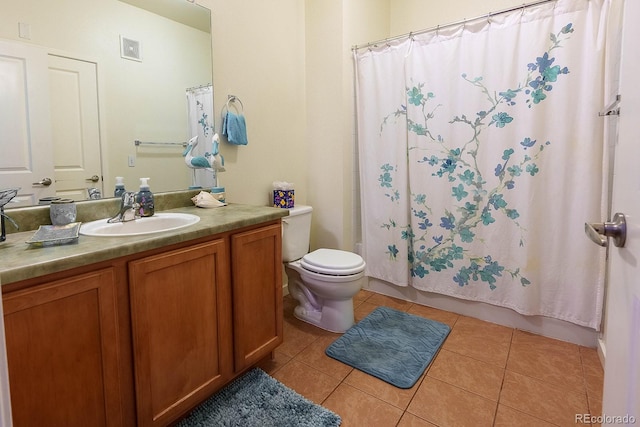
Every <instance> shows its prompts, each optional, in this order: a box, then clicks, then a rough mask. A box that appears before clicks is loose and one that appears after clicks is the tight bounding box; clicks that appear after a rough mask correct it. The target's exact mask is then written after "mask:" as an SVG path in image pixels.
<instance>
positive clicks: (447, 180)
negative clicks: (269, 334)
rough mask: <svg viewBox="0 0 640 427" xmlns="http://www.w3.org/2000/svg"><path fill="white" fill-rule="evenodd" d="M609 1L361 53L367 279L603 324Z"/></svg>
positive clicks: (511, 16) (515, 15) (563, 4)
mask: <svg viewBox="0 0 640 427" xmlns="http://www.w3.org/2000/svg"><path fill="white" fill-rule="evenodd" d="M608 6H609V2H608V1H607V0H559V1H558V2H551V3H547V4H543V5H540V6H535V7H533V6H532V7H527V8H525V9H522V10H518V11H515V12H511V13H507V14H502V15H497V16H492V17H491V18H490V19H484V20H476V21H474V22H469V23H466V24H464V25H460V26H456V27H448V28H447V29H446V31H445V30H440V31H432V32H428V33H424V34H421V35H414V36H413V37H411V38H407V39H406V40H401V41H394V42H390V43H389V44H386V45H384V46H381V47H372V48H368V49H359V50H356V52H355V53H354V60H355V65H356V104H357V105H356V109H357V120H358V123H357V127H358V144H359V153H360V158H359V167H360V173H361V176H360V180H361V187H362V224H363V243H364V256H365V260H366V262H367V271H366V273H367V275H369V276H371V277H375V278H378V279H381V280H385V281H387V282H390V283H393V284H396V285H398V286H413V287H415V288H417V289H420V290H425V291H430V292H436V293H441V294H445V295H450V296H454V297H458V298H463V299H469V300H474V301H482V302H486V303H490V304H495V305H499V306H503V307H508V308H511V309H513V310H515V311H517V312H519V313H521V314H525V315H543V316H549V317H553V318H557V319H562V320H566V321H569V322H572V323H575V324H578V325H582V326H587V327H591V328H594V329H599V326H600V318H601V310H602V299H603V288H604V272H605V249H603V248H599V247H598V246H596V245H594V244H593V243H591V242H590V241H589V240H588V239H587V238H586V237H585V235H584V231H583V229H584V222H585V221H590V220H591V219H593V218H605V217H606V212H607V210H606V194H604V193H603V192H602V189H603V188H606V181H607V176H606V171H605V170H604V168H603V165H605V164H606V159H605V157H606V153H605V150H604V144H603V133H604V126H603V119H602V118H600V117H598V112H599V111H600V110H601V109H602V108H603V106H604V105H605V103H606V101H605V93H604V91H605V84H604V81H605V77H606V76H605V69H606V66H605V57H606V52H605V46H606V43H605V42H606V40H605V39H606V37H605V34H606V30H607V22H608V21H607V19H608V16H607V12H608Z"/></svg>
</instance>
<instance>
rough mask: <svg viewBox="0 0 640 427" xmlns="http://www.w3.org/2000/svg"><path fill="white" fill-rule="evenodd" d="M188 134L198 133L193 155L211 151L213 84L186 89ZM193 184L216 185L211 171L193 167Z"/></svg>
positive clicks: (191, 136) (201, 185)
mask: <svg viewBox="0 0 640 427" xmlns="http://www.w3.org/2000/svg"><path fill="white" fill-rule="evenodd" d="M186 94H187V109H188V116H187V117H188V121H189V123H188V126H189V128H188V131H189V133H188V135H189V139H190V138H193V137H194V136H196V135H198V145H197V146H196V148H195V149H194V150H193V155H194V156H203V155H204V153H205V152H212V151H213V149H212V138H213V134H214V132H215V128H214V121H213V120H214V119H213V118H214V111H213V86H211V85H209V86H202V87H198V88H192V89H187V91H186ZM194 173H195V175H194V179H193V181H194V182H193V183H192V184H193V185H194V186H200V187H203V188H211V187H215V186H216V182H215V181H216V180H215V176H214V174H213V172H211V171H208V170H205V169H195V172H194Z"/></svg>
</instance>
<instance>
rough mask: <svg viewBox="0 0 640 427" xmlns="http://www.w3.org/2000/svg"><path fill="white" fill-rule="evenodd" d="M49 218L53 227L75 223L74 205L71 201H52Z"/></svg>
mask: <svg viewBox="0 0 640 427" xmlns="http://www.w3.org/2000/svg"><path fill="white" fill-rule="evenodd" d="M49 216H50V217H51V224H53V225H67V224H70V223H72V222H75V221H76V204H75V202H74V201H73V200H71V199H59V200H52V201H51V206H50V207H49Z"/></svg>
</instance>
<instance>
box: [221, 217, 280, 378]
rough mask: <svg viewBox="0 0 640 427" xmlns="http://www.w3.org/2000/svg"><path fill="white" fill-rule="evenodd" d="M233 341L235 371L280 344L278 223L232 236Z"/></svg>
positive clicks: (258, 359)
mask: <svg viewBox="0 0 640 427" xmlns="http://www.w3.org/2000/svg"><path fill="white" fill-rule="evenodd" d="M231 253H232V262H231V265H232V267H233V272H232V276H233V280H232V292H233V342H234V367H235V371H236V372H241V371H242V370H244V369H246V368H248V367H249V366H251V365H253V364H255V363H256V362H258V361H260V360H261V359H263V358H264V357H265V356H267V355H268V354H269V353H270V352H271V351H273V350H274V349H275V348H276V347H277V346H278V345H280V344H282V340H283V336H282V236H281V229H280V224H276V225H271V226H267V227H261V228H258V229H255V230H249V231H246V232H242V233H237V234H234V235H233V236H231Z"/></svg>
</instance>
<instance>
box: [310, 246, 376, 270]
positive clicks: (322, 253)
mask: <svg viewBox="0 0 640 427" xmlns="http://www.w3.org/2000/svg"><path fill="white" fill-rule="evenodd" d="M300 265H302V268H304V269H306V270H309V271H313V272H315V273H320V274H331V275H334V276H347V275H350V274H356V273H360V272H361V271H363V270H364V266H365V262H364V260H363V259H362V257H361V256H360V255H358V254H354V253H353V252H347V251H341V250H338V249H317V250H315V251H313V252H311V253H308V254H306V255H305V256H303V257H302V260H301V261H300Z"/></svg>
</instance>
